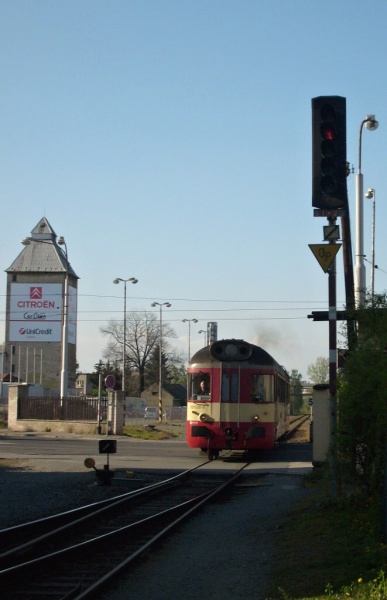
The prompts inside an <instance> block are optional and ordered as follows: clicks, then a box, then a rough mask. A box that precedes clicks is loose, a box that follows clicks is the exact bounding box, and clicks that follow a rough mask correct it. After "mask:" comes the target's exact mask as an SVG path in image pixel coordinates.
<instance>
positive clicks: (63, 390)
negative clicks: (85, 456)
mask: <svg viewBox="0 0 387 600" xmlns="http://www.w3.org/2000/svg"><path fill="white" fill-rule="evenodd" d="M58 244H60V245H61V246H64V253H63V254H64V257H65V259H66V276H65V284H64V292H63V334H62V370H61V376H60V404H61V406H63V398H65V397H66V396H67V390H68V342H69V321H68V315H69V259H68V253H67V244H66V241H65V239H64V237H63V235H62V236H60V237H59V238H58Z"/></svg>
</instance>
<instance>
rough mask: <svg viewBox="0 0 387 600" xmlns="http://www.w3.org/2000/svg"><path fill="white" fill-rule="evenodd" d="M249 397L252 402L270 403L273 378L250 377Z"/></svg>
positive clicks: (255, 375)
mask: <svg viewBox="0 0 387 600" xmlns="http://www.w3.org/2000/svg"><path fill="white" fill-rule="evenodd" d="M250 397H251V400H252V402H271V401H272V399H273V376H272V375H257V374H254V375H251V378H250Z"/></svg>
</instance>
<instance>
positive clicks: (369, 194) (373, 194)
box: [365, 188, 376, 306]
mask: <svg viewBox="0 0 387 600" xmlns="http://www.w3.org/2000/svg"><path fill="white" fill-rule="evenodd" d="M365 197H366V198H368V199H369V200H372V230H371V231H372V242H371V304H372V306H373V305H374V291H375V202H376V192H375V190H374V189H373V188H368V190H367V191H366V193H365Z"/></svg>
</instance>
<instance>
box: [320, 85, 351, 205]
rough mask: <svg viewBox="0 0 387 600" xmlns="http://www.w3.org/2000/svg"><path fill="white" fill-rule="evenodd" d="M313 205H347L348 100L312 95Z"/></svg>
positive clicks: (339, 97) (338, 97)
mask: <svg viewBox="0 0 387 600" xmlns="http://www.w3.org/2000/svg"><path fill="white" fill-rule="evenodd" d="M312 154H313V157H312V169H313V175H312V178H313V182H312V206H314V207H316V208H326V209H337V208H345V207H346V206H347V179H346V178H347V127H346V100H345V98H342V97H341V96H319V97H318V98H312Z"/></svg>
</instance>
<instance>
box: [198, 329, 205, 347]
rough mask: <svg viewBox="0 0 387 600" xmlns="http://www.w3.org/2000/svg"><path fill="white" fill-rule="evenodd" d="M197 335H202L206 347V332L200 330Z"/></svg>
mask: <svg viewBox="0 0 387 600" xmlns="http://www.w3.org/2000/svg"><path fill="white" fill-rule="evenodd" d="M198 333H202V334H203V338H204V345H205V346H207V331H205V330H204V329H200V330H199V331H198Z"/></svg>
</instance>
